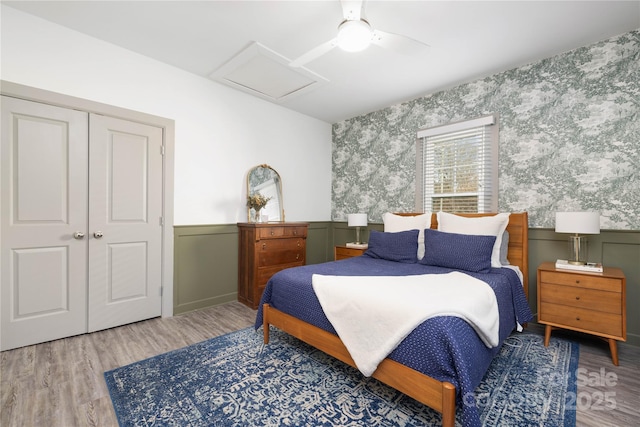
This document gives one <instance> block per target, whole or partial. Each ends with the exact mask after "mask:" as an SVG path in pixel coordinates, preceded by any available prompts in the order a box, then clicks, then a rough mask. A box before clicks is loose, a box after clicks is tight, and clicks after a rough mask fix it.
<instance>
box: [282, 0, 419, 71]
mask: <svg viewBox="0 0 640 427" xmlns="http://www.w3.org/2000/svg"><path fill="white" fill-rule="evenodd" d="M340 3H341V4H342V13H343V17H344V20H343V21H342V22H341V23H340V25H338V34H337V35H336V37H335V38H333V39H331V40H329V41H327V42H324V43H322V44H321V45H319V46H316V47H315V48H313V49H311V50H310V51H309V52H307V53H305V54H304V55H302V56H300V57H298V58H296V59H294V60H293V61H291V62H290V63H289V65H290V66H291V67H302V66H303V65H305V64H307V63H308V62H311V61H313V60H314V59H316V58H319V57H320V56H322V55H324V54H325V53H327V52H329V51H330V50H331V49H333V48H334V47H336V46H338V47H340V48H341V49H342V50H345V51H347V52H358V51H361V50H364V49H366V48H367V47H369V45H370V44H375V45H378V46H380V47H383V48H386V49H391V50H395V51H397V52H400V53H405V54H409V55H411V54H417V53H420V52H422V51H424V50H425V49H426V48H428V47H429V45H428V44H426V43H423V42H421V41H418V40H414V39H412V38H410V37H407V36H402V35H400V34H394V33H388V32H386V31H381V30H374V29H373V27H371V24H369V21H367V20H366V19H365V18H364V0H354V1H351V0H341V1H340Z"/></svg>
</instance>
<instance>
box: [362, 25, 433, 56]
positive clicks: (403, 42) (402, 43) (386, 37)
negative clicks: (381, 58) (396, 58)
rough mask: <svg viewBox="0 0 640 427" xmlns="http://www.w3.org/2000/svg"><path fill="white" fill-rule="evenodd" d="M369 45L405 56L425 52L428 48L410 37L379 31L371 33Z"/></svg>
mask: <svg viewBox="0 0 640 427" xmlns="http://www.w3.org/2000/svg"><path fill="white" fill-rule="evenodd" d="M371 43H373V44H375V45H378V46H380V47H384V48H385V49H391V50H395V51H396V52H400V53H403V54H405V55H417V54H419V53H422V52H425V51H426V50H427V49H428V48H429V47H430V46H429V45H428V44H426V43H423V42H421V41H418V40H415V39H412V38H411V37H407V36H402V35H400V34H394V33H387V32H386V31H380V30H374V31H373V37H372V39H371Z"/></svg>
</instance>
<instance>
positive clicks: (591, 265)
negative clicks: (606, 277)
mask: <svg viewBox="0 0 640 427" xmlns="http://www.w3.org/2000/svg"><path fill="white" fill-rule="evenodd" d="M556 268H561V269H563V270H575V271H586V272H588V273H602V264H600V263H595V262H588V263H586V264H584V265H575V264H569V261H567V260H566V259H559V260H557V261H556Z"/></svg>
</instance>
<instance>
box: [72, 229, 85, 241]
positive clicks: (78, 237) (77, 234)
mask: <svg viewBox="0 0 640 427" xmlns="http://www.w3.org/2000/svg"><path fill="white" fill-rule="evenodd" d="M73 238H74V239H76V240H82V238H84V233H82V232H80V231H76V232H75V233H73Z"/></svg>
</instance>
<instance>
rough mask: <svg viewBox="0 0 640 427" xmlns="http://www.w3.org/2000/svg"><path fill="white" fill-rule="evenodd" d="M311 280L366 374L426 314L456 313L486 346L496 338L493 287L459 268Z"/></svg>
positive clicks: (351, 352)
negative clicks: (457, 270) (413, 273)
mask: <svg viewBox="0 0 640 427" xmlns="http://www.w3.org/2000/svg"><path fill="white" fill-rule="evenodd" d="M312 283H313V289H314V291H315V293H316V295H317V297H318V300H319V301H320V304H321V305H322V309H323V310H324V313H325V315H326V316H327V318H328V319H329V321H330V322H331V324H332V325H333V327H334V328H335V330H336V332H337V333H338V336H339V337H340V339H341V340H342V342H343V343H344V345H345V346H346V347H347V349H348V350H349V354H350V355H351V357H352V358H353V360H354V362H355V363H356V366H357V367H358V369H359V370H360V372H362V373H363V374H364V375H365V376H367V377H368V376H371V375H372V374H373V372H374V371H375V370H376V369H377V367H378V364H379V363H380V362H381V361H382V360H383V359H384V358H385V357H387V355H388V354H389V353H391V352H392V351H393V350H394V349H395V348H396V347H397V346H398V344H400V342H401V341H402V340H403V339H405V338H406V336H407V335H409V334H410V333H411V331H413V330H414V329H415V328H416V327H417V326H418V325H419V324H420V323H422V322H424V321H425V320H427V319H429V318H431V317H436V316H456V317H460V318H462V319H464V320H466V321H467V322H468V323H469V324H470V325H471V326H472V327H473V329H475V331H476V332H477V333H478V335H479V336H480V338H481V339H482V341H483V342H484V344H485V345H486V346H487V347H495V346H497V345H498V342H499V323H500V322H499V318H498V317H499V316H498V302H497V300H496V296H495V293H494V292H493V289H491V287H490V286H489V285H488V284H487V283H485V282H483V281H482V280H479V279H476V278H474V277H471V276H469V275H467V274H464V273H460V272H452V273H447V274H423V275H417V276H324V275H320V274H314V275H313V277H312Z"/></svg>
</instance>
